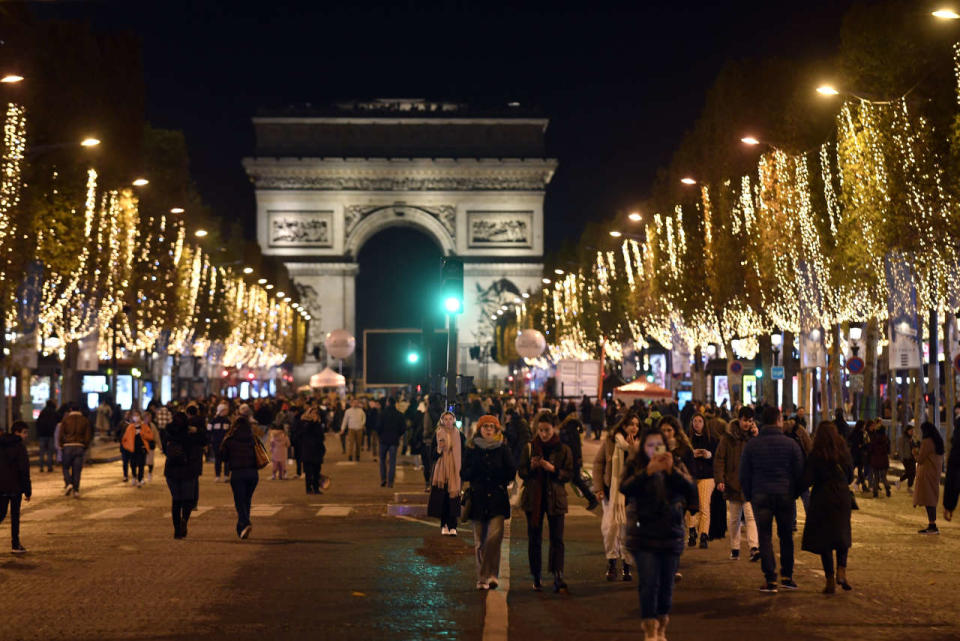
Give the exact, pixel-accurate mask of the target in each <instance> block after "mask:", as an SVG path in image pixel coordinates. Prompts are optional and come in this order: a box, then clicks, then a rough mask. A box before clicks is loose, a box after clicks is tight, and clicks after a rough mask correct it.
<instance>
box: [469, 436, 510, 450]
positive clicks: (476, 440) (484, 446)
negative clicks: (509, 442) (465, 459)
mask: <svg viewBox="0 0 960 641" xmlns="http://www.w3.org/2000/svg"><path fill="white" fill-rule="evenodd" d="M473 444H474V445H476V446H477V447H479V448H480V449H481V450H492V449H494V448H497V447H500V446H501V445H503V435H502V434H501V433H500V432H497V434H496V436H494V437H493V438H483V437H482V436H474V437H473Z"/></svg>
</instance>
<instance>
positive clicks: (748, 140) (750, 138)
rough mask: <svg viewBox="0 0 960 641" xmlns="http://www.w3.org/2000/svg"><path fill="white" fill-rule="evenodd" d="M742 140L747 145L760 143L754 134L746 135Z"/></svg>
mask: <svg viewBox="0 0 960 641" xmlns="http://www.w3.org/2000/svg"><path fill="white" fill-rule="evenodd" d="M740 142H742V143H743V144H745V145H759V144H760V141H759V140H757V139H756V138H754V137H753V136H744V137H743V138H741V139H740Z"/></svg>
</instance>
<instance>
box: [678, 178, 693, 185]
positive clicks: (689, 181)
mask: <svg viewBox="0 0 960 641" xmlns="http://www.w3.org/2000/svg"><path fill="white" fill-rule="evenodd" d="M680 182H682V183H683V184H684V185H696V184H697V181H696V180H694V179H693V178H690V177H689V176H687V177H685V178H681V179H680Z"/></svg>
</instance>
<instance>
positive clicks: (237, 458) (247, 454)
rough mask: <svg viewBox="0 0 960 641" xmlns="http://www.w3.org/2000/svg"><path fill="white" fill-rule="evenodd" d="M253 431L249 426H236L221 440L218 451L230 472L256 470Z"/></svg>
mask: <svg viewBox="0 0 960 641" xmlns="http://www.w3.org/2000/svg"><path fill="white" fill-rule="evenodd" d="M253 439H254V436H253V431H252V430H251V429H250V427H249V426H246V425H244V426H238V427H237V428H236V429H234V430H232V431H231V432H229V433H228V434H227V436H226V437H224V439H223V443H221V445H220V451H221V452H222V453H223V460H224V461H226V462H227V463H229V464H230V469H231V470H257V469H259V468H258V467H257V452H256V450H255V449H254V444H253Z"/></svg>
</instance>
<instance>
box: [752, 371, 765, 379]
mask: <svg viewBox="0 0 960 641" xmlns="http://www.w3.org/2000/svg"><path fill="white" fill-rule="evenodd" d="M753 375H754V376H756V377H757V378H763V370H762V369H758V370H757V371H755V372H754V373H753Z"/></svg>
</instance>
